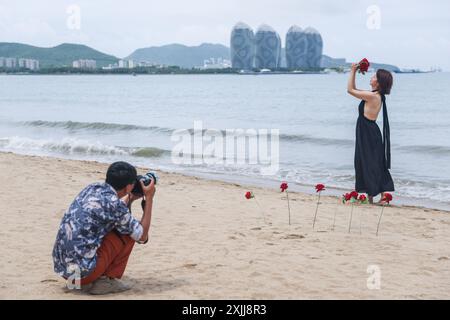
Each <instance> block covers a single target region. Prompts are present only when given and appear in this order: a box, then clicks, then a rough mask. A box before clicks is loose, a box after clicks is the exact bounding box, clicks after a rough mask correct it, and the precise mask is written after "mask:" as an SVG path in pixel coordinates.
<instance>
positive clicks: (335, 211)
mask: <svg viewBox="0 0 450 320" xmlns="http://www.w3.org/2000/svg"><path fill="white" fill-rule="evenodd" d="M336 214H337V209H336V210H334V219H333V231H334V227H335V226H336Z"/></svg>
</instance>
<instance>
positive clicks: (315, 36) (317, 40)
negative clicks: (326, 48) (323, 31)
mask: <svg viewBox="0 0 450 320" xmlns="http://www.w3.org/2000/svg"><path fill="white" fill-rule="evenodd" d="M305 34H306V39H307V43H308V45H307V48H308V49H307V51H306V61H307V64H308V68H310V69H318V68H320V65H321V61H322V54H323V40H322V36H321V35H320V33H319V32H318V31H317V30H316V29H314V28H306V29H305Z"/></svg>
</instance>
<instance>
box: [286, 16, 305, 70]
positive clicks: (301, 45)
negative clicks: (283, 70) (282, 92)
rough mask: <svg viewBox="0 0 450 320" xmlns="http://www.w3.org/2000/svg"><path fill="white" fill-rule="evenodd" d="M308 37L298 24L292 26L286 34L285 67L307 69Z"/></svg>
mask: <svg viewBox="0 0 450 320" xmlns="http://www.w3.org/2000/svg"><path fill="white" fill-rule="evenodd" d="M307 52H308V39H307V37H306V33H305V32H304V31H303V29H302V28H300V27H299V26H295V25H294V26H292V27H291V28H289V30H288V32H287V34H286V67H287V68H289V69H307V68H309V65H308V61H307Z"/></svg>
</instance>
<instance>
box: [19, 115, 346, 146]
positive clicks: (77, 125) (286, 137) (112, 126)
mask: <svg viewBox="0 0 450 320" xmlns="http://www.w3.org/2000/svg"><path fill="white" fill-rule="evenodd" d="M22 124H24V125H26V126H30V127H41V128H61V129H67V130H96V131H152V132H159V133H166V134H172V133H173V132H175V131H178V130H186V131H187V132H189V133H190V134H192V133H193V132H194V129H192V128H190V129H175V128H166V127H158V126H140V125H133V124H120V123H107V122H77V121H45V120H35V121H26V122H22ZM209 130H210V132H218V133H220V134H222V135H223V136H225V135H226V134H227V133H228V131H227V130H224V129H203V134H205V133H206V132H208V131H209ZM230 130H237V129H230ZM234 135H235V136H244V135H245V136H254V135H255V131H254V130H253V129H251V130H247V129H239V131H235V132H234ZM280 140H281V141H290V142H307V143H313V144H319V145H347V146H351V145H353V144H354V142H353V140H346V139H335V138H321V137H314V136H309V135H304V134H280Z"/></svg>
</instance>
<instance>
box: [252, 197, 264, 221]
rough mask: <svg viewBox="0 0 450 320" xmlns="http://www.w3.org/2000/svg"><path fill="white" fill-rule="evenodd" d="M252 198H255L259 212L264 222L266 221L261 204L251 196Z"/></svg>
mask: <svg viewBox="0 0 450 320" xmlns="http://www.w3.org/2000/svg"><path fill="white" fill-rule="evenodd" d="M253 199H255V202H256V204H257V205H258V208H259V210H260V211H261V214H262V216H263V219H264V223H266V215H265V214H264V210H263V209H262V207H261V205H260V204H259V202H258V200H256V197H253Z"/></svg>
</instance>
